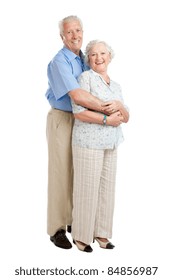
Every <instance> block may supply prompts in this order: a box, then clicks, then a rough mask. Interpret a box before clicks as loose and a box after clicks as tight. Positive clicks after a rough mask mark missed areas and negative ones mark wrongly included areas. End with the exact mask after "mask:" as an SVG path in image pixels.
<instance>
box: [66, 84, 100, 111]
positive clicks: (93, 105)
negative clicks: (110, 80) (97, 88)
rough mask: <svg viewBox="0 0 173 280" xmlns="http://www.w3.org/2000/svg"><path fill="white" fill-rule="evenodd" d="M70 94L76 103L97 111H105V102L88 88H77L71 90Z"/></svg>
mask: <svg viewBox="0 0 173 280" xmlns="http://www.w3.org/2000/svg"><path fill="white" fill-rule="evenodd" d="M69 95H70V97H71V99H72V100H73V101H74V103H75V104H77V105H81V106H83V107H85V108H88V109H91V110H94V111H97V112H104V107H103V104H104V102H103V101H102V100H100V99H98V98H97V97H95V96H93V95H92V94H91V93H89V92H88V91H86V90H83V89H81V88H77V89H75V90H71V91H69Z"/></svg>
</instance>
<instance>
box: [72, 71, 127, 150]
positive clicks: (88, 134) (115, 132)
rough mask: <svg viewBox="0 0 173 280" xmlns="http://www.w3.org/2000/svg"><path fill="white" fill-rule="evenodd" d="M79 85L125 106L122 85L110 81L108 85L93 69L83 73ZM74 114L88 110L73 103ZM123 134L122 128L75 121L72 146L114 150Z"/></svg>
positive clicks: (95, 94)
mask: <svg viewBox="0 0 173 280" xmlns="http://www.w3.org/2000/svg"><path fill="white" fill-rule="evenodd" d="M78 80H79V84H80V86H81V88H82V89H84V90H86V91H88V92H90V93H91V94H92V95H94V96H96V97H98V98H99V99H101V100H103V101H110V100H119V101H121V102H122V103H123V104H124V101H123V97H122V94H121V88H120V85H118V84H117V83H116V82H114V81H112V80H111V81H110V85H108V84H107V83H106V82H105V81H104V80H103V78H102V77H101V76H100V75H99V74H98V73H96V72H94V71H93V70H92V69H90V70H89V71H85V72H83V73H82V74H81V75H80V77H79V79H78ZM72 110H73V113H80V112H82V111H85V110H87V108H84V107H82V106H79V105H76V104H75V103H74V102H73V101H72ZM123 140H124V138H123V133H122V129H121V126H118V127H113V126H108V125H100V124H94V123H88V122H82V121H80V120H78V119H75V122H74V127H73V135H72V145H77V146H80V147H84V148H91V149H113V148H115V147H117V146H118V145H119V144H120V143H121V142H122V141H123Z"/></svg>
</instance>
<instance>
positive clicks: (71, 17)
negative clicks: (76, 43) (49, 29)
mask: <svg viewBox="0 0 173 280" xmlns="http://www.w3.org/2000/svg"><path fill="white" fill-rule="evenodd" d="M71 21H78V22H79V23H80V26H81V28H82V29H83V24H82V21H81V19H80V18H79V17H77V16H68V17H65V18H63V19H62V20H61V21H60V22H59V31H60V35H63V33H64V23H67V22H71Z"/></svg>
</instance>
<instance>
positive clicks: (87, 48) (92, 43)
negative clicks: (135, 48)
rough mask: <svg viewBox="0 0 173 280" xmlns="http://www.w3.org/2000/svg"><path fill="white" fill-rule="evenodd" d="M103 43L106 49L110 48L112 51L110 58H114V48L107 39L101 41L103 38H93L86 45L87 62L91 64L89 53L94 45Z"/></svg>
mask: <svg viewBox="0 0 173 280" xmlns="http://www.w3.org/2000/svg"><path fill="white" fill-rule="evenodd" d="M99 43H101V44H103V45H105V47H106V49H107V50H108V52H109V53H110V59H111V60H112V58H113V57H114V51H113V49H112V48H111V47H110V46H109V45H108V44H107V43H106V42H105V41H101V40H92V41H90V42H89V43H88V45H87V46H86V49H85V62H86V64H89V53H90V51H91V49H92V47H93V46H95V45H96V44H99Z"/></svg>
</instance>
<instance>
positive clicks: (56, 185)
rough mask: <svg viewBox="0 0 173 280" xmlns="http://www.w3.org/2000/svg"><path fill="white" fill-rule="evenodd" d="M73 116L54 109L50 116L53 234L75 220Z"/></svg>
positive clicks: (49, 229) (49, 228)
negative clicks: (73, 195)
mask: <svg viewBox="0 0 173 280" xmlns="http://www.w3.org/2000/svg"><path fill="white" fill-rule="evenodd" d="M72 126H73V115H72V113H69V112H64V111H60V110H56V109H51V110H50V111H49V113H48V116H47V127H46V134H47V143H48V208H47V232H48V234H49V235H50V236H52V235H54V234H55V233H56V231H57V230H59V229H66V225H71V222H72V185H73V167H72V149H71V133H72Z"/></svg>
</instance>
